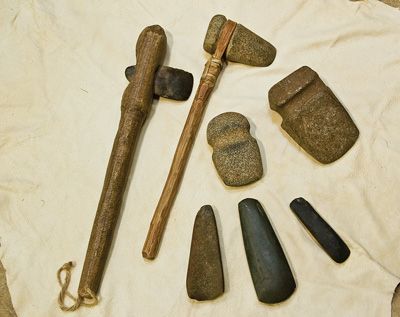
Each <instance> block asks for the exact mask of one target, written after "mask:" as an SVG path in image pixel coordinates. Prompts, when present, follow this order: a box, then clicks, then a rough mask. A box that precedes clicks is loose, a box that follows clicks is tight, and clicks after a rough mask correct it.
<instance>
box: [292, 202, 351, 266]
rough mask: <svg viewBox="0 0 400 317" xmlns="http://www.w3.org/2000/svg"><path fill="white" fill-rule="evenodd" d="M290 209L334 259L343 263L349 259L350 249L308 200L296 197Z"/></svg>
mask: <svg viewBox="0 0 400 317" xmlns="http://www.w3.org/2000/svg"><path fill="white" fill-rule="evenodd" d="M290 209H292V211H293V212H294V214H295V215H296V216H297V218H298V219H299V220H300V221H301V222H302V223H303V224H304V226H305V227H306V228H307V230H308V231H309V232H310V233H311V235H312V236H313V237H314V238H315V240H317V242H318V243H319V245H320V246H321V248H322V249H323V250H324V251H325V252H326V253H327V254H328V255H329V256H330V257H331V258H332V260H333V261H335V262H337V263H342V262H344V261H346V260H347V258H348V257H349V256H350V249H349V248H348V247H347V245H346V243H344V242H343V240H342V239H341V238H340V237H339V235H338V234H337V233H336V232H335V230H333V229H332V227H331V226H330V225H329V224H328V223H327V222H326V221H325V220H324V219H322V217H321V216H320V215H319V214H318V213H317V212H316V211H315V209H314V208H313V206H311V205H310V203H309V202H308V201H307V200H305V199H304V198H302V197H300V198H296V199H294V200H293V201H292V202H291V203H290Z"/></svg>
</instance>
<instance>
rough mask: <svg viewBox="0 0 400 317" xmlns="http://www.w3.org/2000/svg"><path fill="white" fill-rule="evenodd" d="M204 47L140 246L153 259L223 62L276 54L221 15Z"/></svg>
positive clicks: (264, 62)
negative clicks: (203, 60)
mask: <svg viewBox="0 0 400 317" xmlns="http://www.w3.org/2000/svg"><path fill="white" fill-rule="evenodd" d="M204 48H205V50H206V51H208V52H210V53H211V54H213V55H212V57H211V58H210V59H209V60H208V62H207V63H206V65H205V68H204V71H203V75H202V76H201V80H200V83H199V87H198V88H197V92H196V96H195V98H194V100H193V103H192V107H191V108H190V111H189V114H188V117H187V119H186V123H185V126H184V128H183V131H182V134H181V137H180V139H179V142H178V145H177V148H176V151H175V155H174V159H173V161H172V165H171V168H170V171H169V174H168V177H167V180H166V182H165V185H164V189H163V191H162V194H161V197H160V200H159V201H158V205H157V207H156V210H155V211H154V215H153V218H152V220H151V223H150V228H149V231H148V233H147V237H146V241H145V243H144V246H143V250H142V255H143V257H145V258H146V259H154V258H155V257H156V255H157V253H158V249H159V246H160V243H161V239H162V235H163V233H164V230H165V226H166V224H167V220H168V217H169V214H170V211H171V207H172V204H173V202H174V200H175V197H176V194H177V192H178V188H179V184H180V182H181V180H182V177H183V174H184V170H185V167H186V163H187V161H188V158H189V154H190V151H191V149H192V146H193V143H194V140H195V138H196V135H197V131H198V130H199V127H200V123H201V119H202V118H203V114H204V111H205V109H206V105H207V102H208V99H209V98H210V95H211V93H212V91H213V90H214V87H215V83H216V82H217V79H218V76H219V75H220V73H221V70H222V67H223V64H224V63H223V62H224V61H225V60H230V61H234V62H240V63H244V64H248V65H256V66H268V65H269V64H271V63H272V61H273V60H274V58H275V55H276V50H275V48H274V47H273V46H272V45H271V44H269V43H268V42H267V41H265V40H263V39H261V38H259V37H258V36H256V35H255V34H254V33H252V32H250V31H249V30H247V29H246V28H244V27H242V26H240V25H238V24H237V23H236V22H234V21H231V20H226V18H225V17H224V16H221V15H217V16H215V17H213V18H212V20H211V22H210V25H209V27H208V31H207V35H206V40H205V42H204Z"/></svg>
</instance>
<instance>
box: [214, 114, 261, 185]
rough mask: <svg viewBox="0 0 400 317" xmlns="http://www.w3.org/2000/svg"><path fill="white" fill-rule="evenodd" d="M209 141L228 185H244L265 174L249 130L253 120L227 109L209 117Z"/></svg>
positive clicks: (217, 167)
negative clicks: (213, 116)
mask: <svg viewBox="0 0 400 317" xmlns="http://www.w3.org/2000/svg"><path fill="white" fill-rule="evenodd" d="M207 141H208V143H209V144H210V145H211V146H212V147H213V155H212V159H213V162H214V165H215V168H216V169H217V171H218V174H219V176H220V177H221V178H222V180H223V181H224V183H225V184H226V185H228V186H242V185H246V184H249V183H252V182H255V181H257V180H259V179H260V178H261V177H262V175H263V166H262V160H261V155H260V149H259V148H258V144H257V141H256V139H254V138H253V137H252V136H251V134H250V124H249V121H248V120H247V118H246V117H245V116H243V115H242V114H240V113H237V112H225V113H222V114H220V115H218V116H216V117H215V118H214V119H212V120H211V121H210V123H209V124H208V127H207Z"/></svg>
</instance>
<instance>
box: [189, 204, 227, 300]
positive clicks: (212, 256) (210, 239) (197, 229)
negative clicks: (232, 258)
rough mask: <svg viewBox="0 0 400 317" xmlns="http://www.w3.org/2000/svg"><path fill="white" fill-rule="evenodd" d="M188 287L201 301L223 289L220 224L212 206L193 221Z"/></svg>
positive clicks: (202, 208) (201, 210)
mask: <svg viewBox="0 0 400 317" xmlns="http://www.w3.org/2000/svg"><path fill="white" fill-rule="evenodd" d="M186 290H187V294H188V296H189V297H190V298H192V299H196V300H198V301H204V300H211V299H215V298H217V297H218V296H220V295H222V293H223V292H224V273H223V269H222V261H221V251H220V248H219V240H218V230H217V223H216V221H215V216H214V211H213V209H212V207H211V206H209V205H206V206H203V207H201V208H200V210H199V212H198V213H197V215H196V219H195V222H194V226H193V235H192V245H191V247H190V256H189V265H188V271H187V276H186Z"/></svg>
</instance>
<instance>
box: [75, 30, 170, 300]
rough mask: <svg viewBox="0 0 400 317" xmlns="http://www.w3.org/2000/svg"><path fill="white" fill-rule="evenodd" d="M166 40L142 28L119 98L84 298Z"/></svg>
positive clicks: (106, 243)
mask: <svg viewBox="0 0 400 317" xmlns="http://www.w3.org/2000/svg"><path fill="white" fill-rule="evenodd" d="M166 41H167V39H166V36H165V33H164V30H163V29H162V28H161V27H160V26H157V25H154V26H150V27H147V28H145V29H144V30H143V31H142V33H141V34H140V36H139V39H138V42H137V46H136V59H137V66H136V72H135V75H134V78H133V80H132V81H131V82H130V83H129V85H128V87H127V88H126V90H125V92H124V95H123V97H122V102H121V119H120V122H119V127H118V132H117V135H116V137H115V140H114V145H113V149H112V152H111V156H110V160H109V162H108V167H107V172H106V176H105V180H104V185H103V190H102V193H101V198H100V201H99V205H98V208H97V213H96V217H95V220H94V223H93V227H92V233H91V235H90V240H89V245H88V249H87V253H86V258H85V263H84V266H83V271H82V275H81V280H80V283H79V289H78V294H79V296H80V297H83V298H88V297H90V292H91V293H94V294H97V292H98V290H99V287H100V281H101V278H102V275H103V271H104V266H105V263H106V260H107V257H108V253H109V250H110V247H111V242H112V239H113V235H114V229H115V225H116V223H117V221H118V217H119V213H120V209H121V204H122V200H123V196H124V192H125V187H126V183H127V180H128V177H129V171H130V167H131V162H132V157H133V153H134V151H135V147H136V143H137V139H138V137H139V134H140V131H141V128H142V126H143V123H144V121H145V119H146V116H147V113H148V111H149V109H150V106H151V103H152V99H153V84H154V74H155V71H156V69H157V67H158V66H159V65H160V63H161V61H162V59H163V57H164V55H165V50H166ZM88 290H89V291H88Z"/></svg>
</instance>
